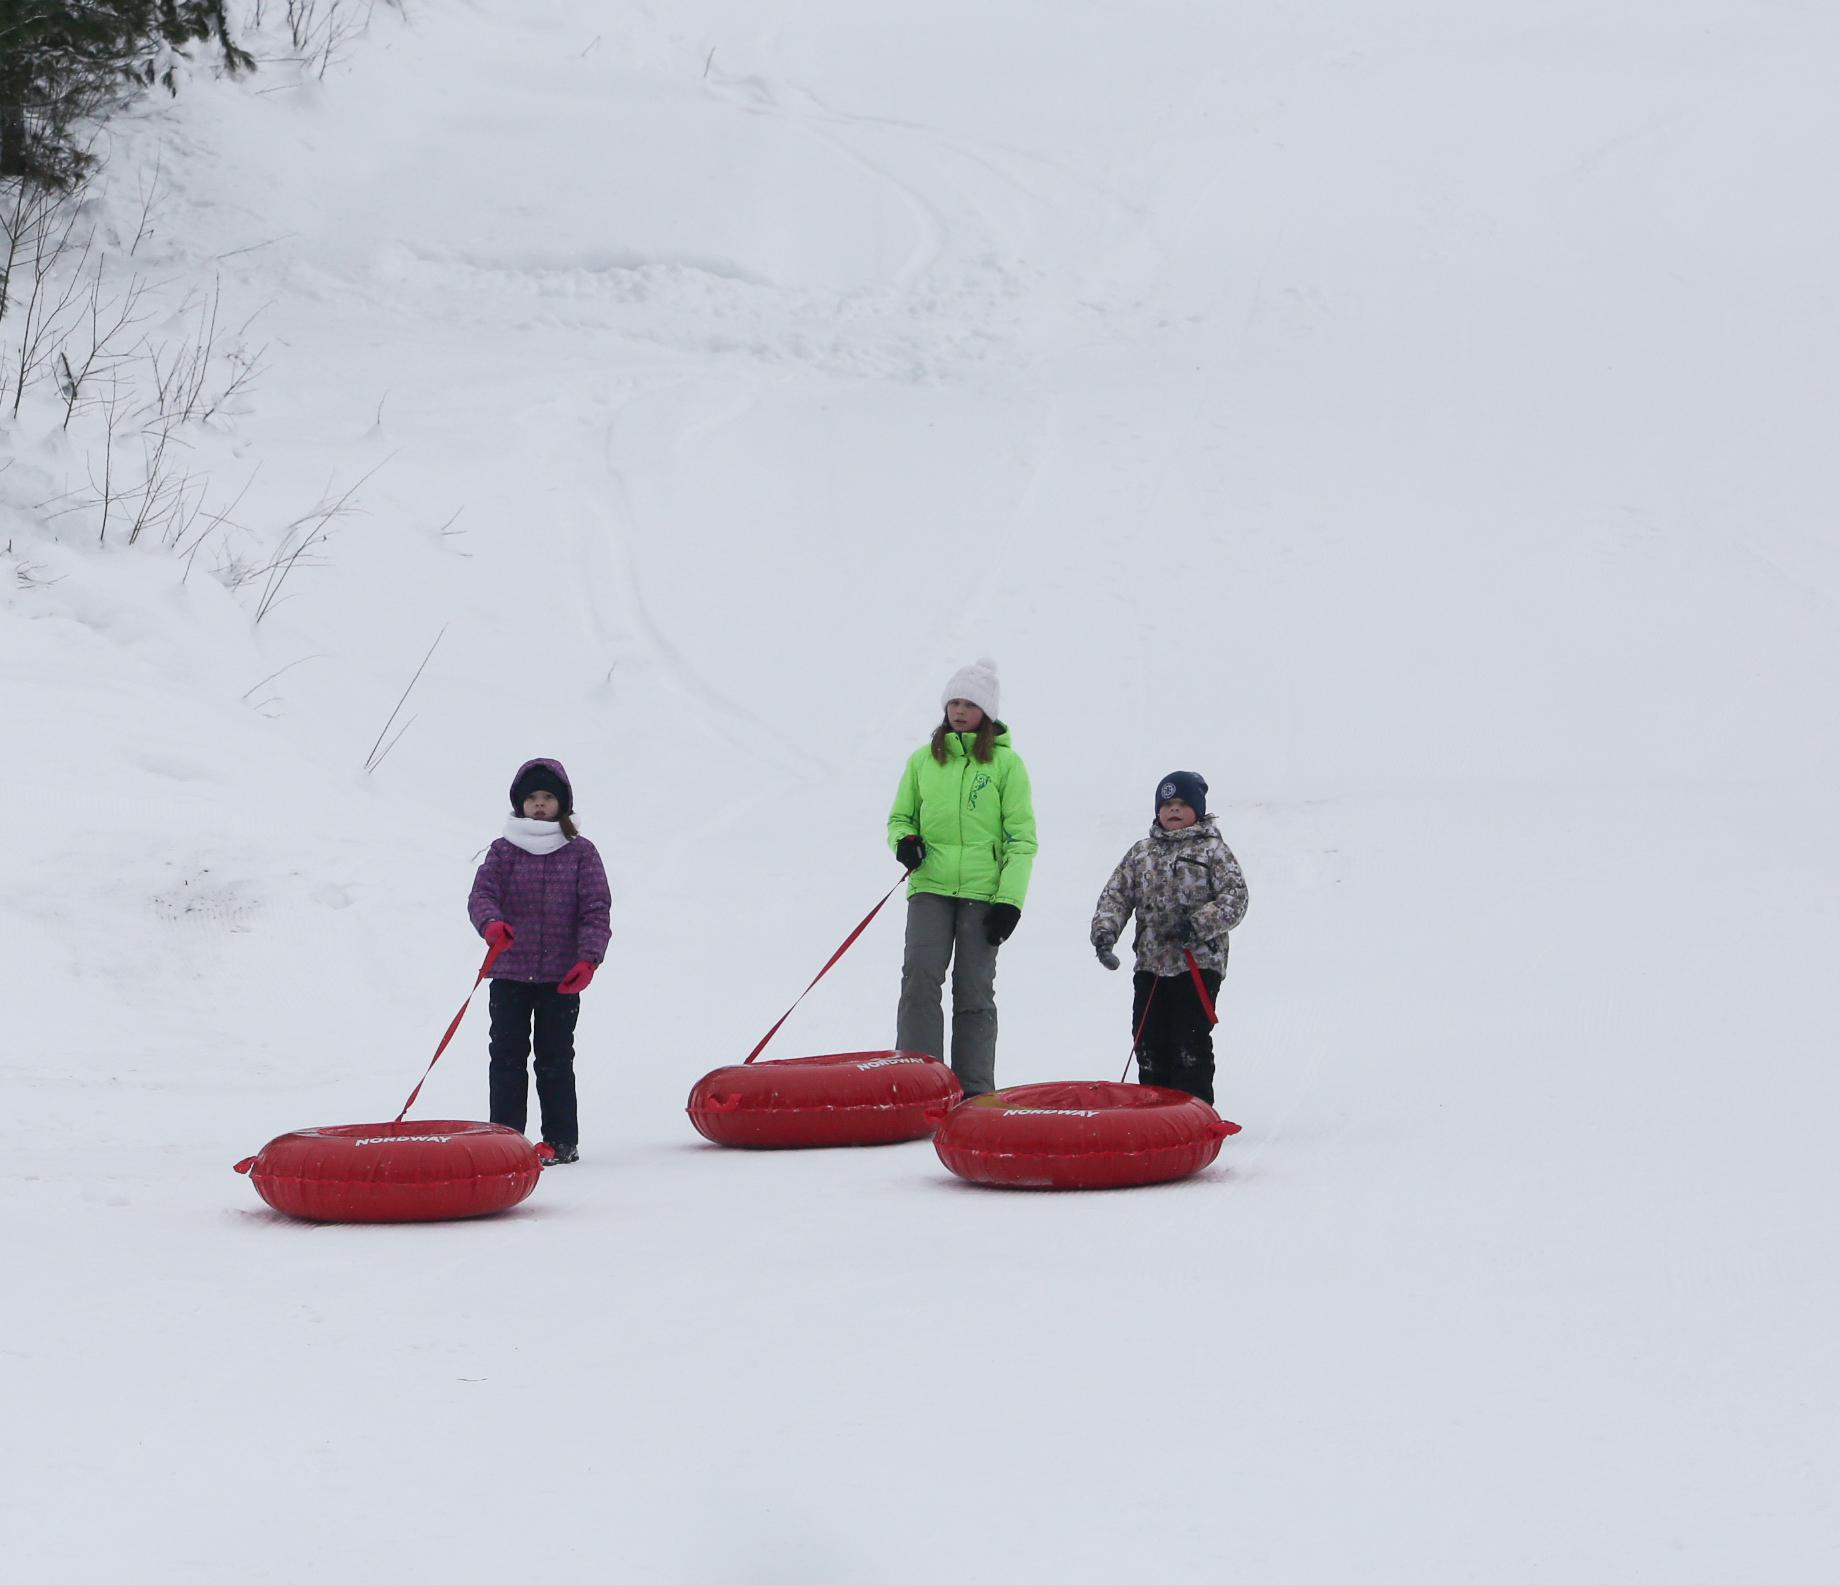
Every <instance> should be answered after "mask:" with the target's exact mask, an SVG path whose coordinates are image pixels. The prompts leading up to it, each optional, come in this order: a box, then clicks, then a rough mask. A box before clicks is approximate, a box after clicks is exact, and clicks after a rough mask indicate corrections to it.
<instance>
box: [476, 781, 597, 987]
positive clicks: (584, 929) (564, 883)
mask: <svg viewBox="0 0 1840 1585" xmlns="http://www.w3.org/2000/svg"><path fill="white" fill-rule="evenodd" d="M532 765H544V766H547V767H548V768H549V769H550V770H552V771H554V772H555V773H556V775H557V776H558V777H559V778H560V779H561V781H562V782H563V784H564V785H565V786H566V785H568V779H569V778H568V774H567V772H565V771H564V770H563V768H562V767H561V766H560V765H559V764H557V763H556V761H555V760H553V759H546V760H531V761H529V762H528V763H526V764H524V765H521V766H519V767H518V778H521V777H522V776H523V774H524V772H525V771H527V770H529V769H530V767H531V766H532ZM516 785H517V778H514V779H513V781H512V786H513V787H515V786H516ZM612 903H613V897H612V894H611V892H610V891H609V890H608V887H607V871H606V870H605V869H604V868H603V867H602V865H601V856H600V854H599V853H598V852H596V851H595V847H594V844H593V843H592V842H590V841H589V840H588V839H587V838H586V837H576V838H575V840H574V841H573V842H566V843H564V844H563V845H562V846H561V847H560V848H558V849H557V850H556V851H555V852H554V853H527V852H525V850H524V849H523V848H521V847H518V846H517V845H516V844H515V843H513V842H508V841H506V840H505V839H504V838H503V837H500V838H498V840H497V841H495V842H494V843H493V844H492V846H491V847H489V848H488V849H487V850H486V857H485V862H484V863H483V864H481V865H480V866H479V873H478V874H477V875H475V876H474V877H473V891H472V895H471V896H469V897H468V898H467V904H466V911H467V916H468V917H469V918H470V919H471V920H472V921H473V928H474V929H475V930H477V931H478V932H479V933H480V934H481V935H484V934H485V928H486V926H487V925H489V924H490V923H491V922H492V921H493V920H494V919H502V920H504V921H505V923H506V924H508V925H510V926H511V929H512V931H513V932H514V935H515V939H514V940H513V941H512V943H511V945H510V947H509V948H507V949H506V951H505V953H504V955H503V956H502V957H500V958H499V960H498V961H497V962H496V963H494V964H493V965H492V978H493V979H495V980H525V981H528V982H530V983H532V984H537V985H554V984H555V983H556V982H557V981H558V980H560V979H561V978H562V976H563V975H565V974H567V973H568V972H569V970H570V969H572V968H573V967H574V966H575V965H576V964H577V963H579V962H582V961H583V960H586V961H587V962H589V963H599V962H600V961H601V959H602V958H604V957H605V956H606V955H607V940H608V936H609V934H610V931H609V928H608V922H607V915H608V911H609V909H610V908H611V907H612Z"/></svg>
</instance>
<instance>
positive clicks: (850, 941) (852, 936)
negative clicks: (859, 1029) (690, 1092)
mask: <svg viewBox="0 0 1840 1585" xmlns="http://www.w3.org/2000/svg"><path fill="white" fill-rule="evenodd" d="M906 884H907V875H906V874H903V875H902V876H901V878H900V880H898V881H896V882H895V883H894V885H892V886H890V887H889V888H888V890H887V891H886V892H884V893H883V894H882V900H881V902H879V903H877V904H876V905H875V906H874V907H873V908H871V909H870V910H869V911H868V913H866V914H865V915H863V922H862V923H861V924H859V925H858V926H857V927H856V928H855V929H854V930H852V931H851V932H850V933H849V934H848V935H847V936H845V937H844V938H843V945H842V946H840V947H839V948H838V949H837V950H836V951H835V952H833V953H832V954H831V955H830V961H829V962H827V963H826V964H825V965H824V967H823V968H821V969H819V970H818V972H817V974H816V975H815V976H814V977H813V978H812V982H811V985H807V986H806V987H805V989H804V990H802V991H800V992H799V997H798V1001H795V1002H794V1003H793V1004H792V1006H791V1007H788V1008H787V1009H786V1010H785V1012H783V1013H781V1014H780V1015H779V1024H775V1025H774V1026H773V1027H772V1028H771V1029H769V1030H768V1031H767V1032H766V1033H765V1034H764V1035H762V1036H761V1037H760V1044H759V1045H757V1046H755V1047H754V1049H753V1050H752V1051H750V1052H749V1053H748V1054H747V1056H746V1057H744V1058H743V1059H742V1066H743V1067H745V1066H746V1065H747V1064H748V1063H750V1062H752V1061H753V1060H754V1059H755V1058H756V1057H757V1056H759V1055H760V1054H761V1052H763V1051H765V1050H766V1048H767V1042H768V1041H769V1040H771V1039H772V1038H773V1037H774V1036H775V1035H777V1034H778V1033H779V1025H780V1024H783V1023H785V1021H786V1020H787V1019H788V1018H790V1017H791V1016H792V1013H793V1009H794V1008H796V1007H797V1006H798V1005H799V1002H802V1001H804V1000H805V998H806V997H807V996H809V995H811V987H812V985H816V984H817V983H818V981H819V980H821V979H823V978H824V976H825V975H827V974H829V973H830V971H831V969H832V968H833V967H834V966H835V964H836V962H837V960H838V959H839V958H840V957H842V956H843V955H844V953H846V952H848V951H849V950H850V948H851V947H853V946H855V945H856V938H857V937H858V936H860V935H861V934H862V933H863V932H864V931H865V930H867V929H868V928H869V923H870V921H871V920H873V919H874V918H875V916H876V915H877V914H879V913H880V912H881V911H882V908H883V905H884V904H886V903H887V901H888V899H889V898H890V897H892V896H894V894H895V893H896V892H898V891H899V890H900V889H901V888H902V887H903V886H904V885H906ZM435 1055H436V1056H439V1055H440V1053H439V1052H436V1053H435ZM433 1065H434V1064H433V1063H430V1064H429V1066H430V1067H432V1066H433ZM410 1099H412V1100H413V1099H414V1097H413V1096H411V1097H410Z"/></svg>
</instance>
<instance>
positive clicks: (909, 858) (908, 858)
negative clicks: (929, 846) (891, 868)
mask: <svg viewBox="0 0 1840 1585" xmlns="http://www.w3.org/2000/svg"><path fill="white" fill-rule="evenodd" d="M894 856H895V857H896V858H898V859H899V860H900V861H901V868H902V869H904V870H917V869H919V868H920V865H921V863H922V862H923V861H924V860H925V858H926V844H925V843H924V842H922V841H921V840H920V839H919V838H918V837H902V838H901V840H900V841H899V842H897V843H895V845H894Z"/></svg>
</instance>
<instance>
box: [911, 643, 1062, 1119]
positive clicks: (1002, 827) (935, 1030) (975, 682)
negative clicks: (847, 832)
mask: <svg viewBox="0 0 1840 1585" xmlns="http://www.w3.org/2000/svg"><path fill="white" fill-rule="evenodd" d="M997 700H998V687H997V666H996V662H995V661H991V660H980V661H978V662H976V663H975V664H974V665H970V666H966V667H963V668H962V669H961V670H959V671H957V672H955V673H953V675H952V677H951V678H950V680H949V681H948V682H947V683H946V686H945V689H944V692H943V693H942V695H941V699H940V703H941V705H942V707H943V709H944V711H945V716H944V719H943V720H942V721H941V722H940V724H939V725H938V726H937V727H936V728H934V730H933V736H932V739H931V740H930V741H929V742H927V743H924V744H922V745H921V746H920V747H919V748H917V749H915V750H914V752H913V754H912V755H911V756H909V758H908V761H907V766H906V768H905V769H904V770H903V772H902V774H901V785H900V786H899V787H898V788H897V789H896V791H895V797H894V807H893V808H892V809H890V810H889V812H888V843H889V846H891V847H892V848H893V849H894V853H895V857H896V858H897V859H899V860H900V861H901V863H902V864H903V865H905V866H906V868H907V871H908V875H909V879H908V883H907V943H906V949H905V952H904V954H903V957H902V962H901V1002H900V1008H899V1011H898V1013H897V1015H896V1019H895V1045H896V1047H897V1048H898V1049H900V1050H902V1051H925V1052H929V1053H931V1054H932V1055H933V1056H936V1057H944V1056H945V1055H946V1051H945V1028H944V1014H943V1011H942V1008H941V992H942V989H943V987H944V984H945V975H946V968H947V966H948V965H950V966H951V969H952V1071H953V1072H954V1073H956V1074H957V1075H958V1081H959V1083H960V1084H961V1085H963V1086H964V1090H965V1094H966V1095H967V1096H973V1095H983V1094H986V1093H988V1092H989V1091H990V1090H993V1089H995V1088H996V1082H997V1081H996V1064H997V1001H996V977H997V949H998V948H999V947H1000V946H1001V945H1002V944H1003V943H1004V942H1005V941H1007V940H1008V939H1009V937H1010V933H1011V932H1012V931H1013V930H1014V929H1015V928H1016V925H1017V922H1018V921H1019V920H1020V919H1021V918H1022V902H1023V898H1024V896H1025V895H1026V894H1027V892H1028V887H1029V869H1030V866H1031V865H1032V864H1033V863H1034V859H1035V811H1034V808H1033V806H1032V804H1031V802H1030V797H1029V773H1028V770H1027V768H1026V767H1025V766H1024V765H1023V763H1022V758H1021V756H1020V755H1019V754H1017V753H1016V751H1015V749H1014V748H1012V747H1011V746H1010V739H1009V728H1008V727H1006V726H1005V725H1004V724H1003V722H1002V721H1000V720H998V719H997Z"/></svg>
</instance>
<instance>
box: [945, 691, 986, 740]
mask: <svg viewBox="0 0 1840 1585" xmlns="http://www.w3.org/2000/svg"><path fill="white" fill-rule="evenodd" d="M983 724H984V712H983V711H982V710H980V709H978V707H977V706H976V705H974V704H973V703H972V702H971V701H970V700H969V699H948V700H946V725H948V726H949V727H951V728H952V730H953V731H954V732H975V731H977V729H978V728H979V727H981V726H982V725H983Z"/></svg>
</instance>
